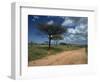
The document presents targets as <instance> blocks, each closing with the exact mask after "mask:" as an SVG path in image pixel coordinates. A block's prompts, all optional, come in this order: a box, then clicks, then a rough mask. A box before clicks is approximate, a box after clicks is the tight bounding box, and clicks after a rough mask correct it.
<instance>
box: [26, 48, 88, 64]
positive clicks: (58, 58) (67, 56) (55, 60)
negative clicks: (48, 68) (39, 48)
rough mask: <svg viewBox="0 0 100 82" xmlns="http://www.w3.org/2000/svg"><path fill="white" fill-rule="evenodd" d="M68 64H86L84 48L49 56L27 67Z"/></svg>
mask: <svg viewBox="0 0 100 82" xmlns="http://www.w3.org/2000/svg"><path fill="white" fill-rule="evenodd" d="M68 64H87V54H86V52H85V48H80V49H77V50H71V51H64V52H61V53H58V54H56V55H50V56H47V57H44V58H42V59H38V60H35V61H30V62H29V64H28V65H29V66H45V65H68Z"/></svg>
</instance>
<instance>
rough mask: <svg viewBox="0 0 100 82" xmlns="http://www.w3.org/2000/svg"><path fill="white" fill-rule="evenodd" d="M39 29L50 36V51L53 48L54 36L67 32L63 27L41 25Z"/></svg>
mask: <svg viewBox="0 0 100 82" xmlns="http://www.w3.org/2000/svg"><path fill="white" fill-rule="evenodd" d="M38 29H39V30H40V31H41V32H43V33H44V34H46V35H47V36H48V41H49V44H48V49H50V48H51V40H52V39H53V38H52V37H53V36H54V35H62V34H64V33H65V32H66V29H65V28H64V27H62V26H61V25H54V24H52V25H49V24H39V25H38Z"/></svg>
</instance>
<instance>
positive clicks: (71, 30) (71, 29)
mask: <svg viewBox="0 0 100 82" xmlns="http://www.w3.org/2000/svg"><path fill="white" fill-rule="evenodd" d="M68 33H73V34H75V33H76V30H75V29H73V28H69V29H68Z"/></svg>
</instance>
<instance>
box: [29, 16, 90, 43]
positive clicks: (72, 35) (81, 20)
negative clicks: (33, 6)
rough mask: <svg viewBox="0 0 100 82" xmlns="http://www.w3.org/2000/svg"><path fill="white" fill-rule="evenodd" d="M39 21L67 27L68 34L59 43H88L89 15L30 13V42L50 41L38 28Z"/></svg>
mask: <svg viewBox="0 0 100 82" xmlns="http://www.w3.org/2000/svg"><path fill="white" fill-rule="evenodd" d="M39 23H41V24H48V25H52V24H57V25H61V26H62V27H64V28H67V32H66V34H65V35H63V36H64V39H63V40H60V41H59V43H60V42H64V43H70V44H87V36H88V35H87V34H88V17H75V16H73V17H72V16H46V15H28V42H35V43H44V42H45V41H48V37H47V35H45V34H44V33H43V32H41V31H40V30H39V29H38V28H37V26H38V24H39ZM52 43H53V41H52Z"/></svg>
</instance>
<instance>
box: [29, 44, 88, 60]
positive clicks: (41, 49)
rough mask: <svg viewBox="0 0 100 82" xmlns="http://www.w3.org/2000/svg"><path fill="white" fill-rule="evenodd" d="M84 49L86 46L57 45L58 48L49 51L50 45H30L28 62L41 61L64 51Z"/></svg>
mask: <svg viewBox="0 0 100 82" xmlns="http://www.w3.org/2000/svg"><path fill="white" fill-rule="evenodd" d="M83 47H85V46H76V45H57V46H52V47H51V49H50V50H48V45H35V44H33V45H30V44H28V61H32V60H37V59H41V58H43V57H45V56H49V55H56V54H57V53H60V52H63V51H69V50H75V49H79V48H83ZM85 48H86V47H85ZM86 52H87V48H86Z"/></svg>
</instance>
